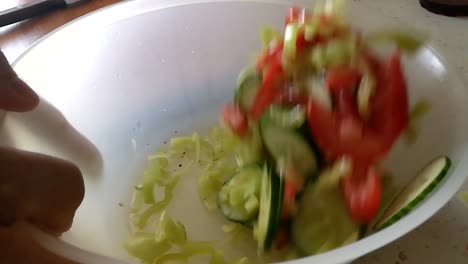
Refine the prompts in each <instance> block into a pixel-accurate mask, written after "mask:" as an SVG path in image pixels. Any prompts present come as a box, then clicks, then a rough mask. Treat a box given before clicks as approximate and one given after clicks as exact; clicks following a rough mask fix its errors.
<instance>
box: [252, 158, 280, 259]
mask: <svg viewBox="0 0 468 264" xmlns="http://www.w3.org/2000/svg"><path fill="white" fill-rule="evenodd" d="M283 192H284V178H283V177H279V176H278V175H277V174H275V173H274V172H273V170H272V169H271V168H269V167H268V166H265V167H264V171H263V177H262V187H261V191H260V208H259V212H258V221H257V224H256V225H255V227H254V236H255V238H256V240H257V242H258V249H259V250H260V252H265V251H268V250H269V249H270V248H271V246H272V245H273V242H274V240H275V238H276V235H277V233H278V229H279V226H280V220H281V210H282V208H283Z"/></svg>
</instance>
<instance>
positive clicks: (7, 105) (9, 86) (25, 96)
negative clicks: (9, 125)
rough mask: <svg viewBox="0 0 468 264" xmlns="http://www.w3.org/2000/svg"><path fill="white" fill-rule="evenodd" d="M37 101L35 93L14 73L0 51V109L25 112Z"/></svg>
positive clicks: (33, 106) (34, 105)
mask: <svg viewBox="0 0 468 264" xmlns="http://www.w3.org/2000/svg"><path fill="white" fill-rule="evenodd" d="M38 103H39V97H38V96H37V94H36V93H34V91H33V90H32V89H31V88H30V87H29V86H28V85H27V84H26V83H25V82H24V81H22V80H21V79H20V78H19V77H18V76H17V75H16V73H15V72H14V71H13V69H12V68H11V66H10V64H9V63H8V60H7V59H6V57H5V55H3V53H2V52H1V51H0V109H3V110H7V111H14V112H26V111H29V110H32V109H34V108H35V107H36V106H37V104H38Z"/></svg>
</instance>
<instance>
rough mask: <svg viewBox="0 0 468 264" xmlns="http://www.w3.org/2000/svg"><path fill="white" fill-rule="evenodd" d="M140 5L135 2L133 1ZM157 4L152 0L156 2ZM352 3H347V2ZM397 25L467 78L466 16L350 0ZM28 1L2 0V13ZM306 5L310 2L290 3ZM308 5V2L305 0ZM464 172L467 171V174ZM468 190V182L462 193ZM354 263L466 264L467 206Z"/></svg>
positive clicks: (15, 30)
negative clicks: (418, 32)
mask: <svg viewBox="0 0 468 264" xmlns="http://www.w3.org/2000/svg"><path fill="white" fill-rule="evenodd" d="M135 1H138V0H135ZM155 1H156V0H155ZM349 1H351V0H349ZM353 1H354V2H355V3H356V4H358V5H362V6H363V7H369V9H370V10H373V11H374V12H379V13H381V14H382V16H384V17H387V18H389V19H390V20H392V21H394V22H395V23H396V24H406V25H412V26H414V27H416V28H424V29H425V30H426V32H428V33H429V34H430V36H431V41H432V45H434V46H435V47H436V49H437V50H438V52H440V55H441V56H442V57H444V58H445V59H446V60H447V61H448V63H449V64H451V65H452V66H453V69H452V70H454V71H458V72H459V73H460V74H461V75H462V76H463V77H464V78H465V79H466V80H468V52H467V49H466V47H467V46H468V18H454V17H445V16H440V15H436V14H433V13H430V12H428V11H427V10H425V9H423V8H422V7H421V6H420V5H419V1H418V0H392V1H384V0H353ZM28 2H32V1H29V0H2V1H1V3H0V9H5V8H8V7H11V6H12V5H14V4H21V3H28ZM116 2H120V1H119V0H94V1H90V2H88V3H85V4H82V5H80V6H76V7H72V8H69V9H65V10H59V11H55V12H52V13H49V14H48V15H45V16H42V17H39V18H36V19H32V20H29V21H25V22H21V23H18V24H15V25H11V26H7V27H3V28H0V48H1V49H2V51H3V52H4V53H5V54H6V56H7V58H8V59H9V60H10V61H11V62H12V61H14V60H15V59H16V58H18V56H19V55H21V53H22V52H24V51H25V50H26V49H27V48H28V47H29V46H30V45H31V44H33V43H34V42H35V41H37V40H38V39H40V38H41V37H43V36H44V35H46V34H47V33H49V32H51V31H52V30H54V29H55V28H57V27H59V26H61V25H62V24H64V23H66V22H68V21H70V20H72V19H74V18H76V17H79V16H81V15H83V14H86V13H88V12H90V11H93V10H95V9H98V8H101V7H104V6H106V5H109V4H112V3H116ZM289 2H292V3H300V4H303V3H307V2H308V1H289ZM309 2H310V1H309ZM467 173H468V172H467ZM463 190H465V191H467V190H468V182H466V183H465V185H464V186H463V187H462V191H463ZM355 263H356V264H377V263H379V264H403V263H404V264H413V263H414V264H416V263H428V264H438V263H450V264H466V263H468V207H467V206H466V205H464V204H463V203H462V202H461V201H460V200H459V199H458V198H457V197H455V198H453V199H452V200H451V201H450V202H449V203H448V204H447V205H446V206H445V207H444V208H443V209H442V210H440V211H439V213H437V214H436V215H435V216H434V217H432V218H431V219H430V220H428V221H427V222H426V223H425V224H423V225H422V226H420V227H419V228H417V229H416V230H414V231H412V232H411V233H409V234H408V235H406V236H405V237H403V238H401V239H399V240H397V241H395V242H394V243H391V244H390V245H388V246H386V247H384V248H382V249H380V250H378V251H376V252H374V253H372V254H370V255H367V256H365V257H363V258H361V259H360V260H357V261H356V262H355Z"/></svg>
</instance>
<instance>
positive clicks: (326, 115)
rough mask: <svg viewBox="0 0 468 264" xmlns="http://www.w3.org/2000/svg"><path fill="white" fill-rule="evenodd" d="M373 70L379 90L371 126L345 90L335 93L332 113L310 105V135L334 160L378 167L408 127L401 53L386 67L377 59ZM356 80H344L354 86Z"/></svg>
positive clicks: (316, 104)
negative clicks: (345, 159) (378, 163)
mask: <svg viewBox="0 0 468 264" xmlns="http://www.w3.org/2000/svg"><path fill="white" fill-rule="evenodd" d="M372 67H373V69H374V71H375V74H376V76H377V89H376V92H375V94H374V96H373V97H372V100H371V102H370V105H371V112H370V118H369V122H364V121H363V120H361V119H360V118H359V115H358V114H357V110H356V105H355V102H354V99H353V97H352V96H351V95H352V94H350V93H349V91H348V90H346V89H337V90H338V92H334V93H333V95H334V102H335V109H334V111H333V112H331V111H329V110H327V109H325V108H324V107H322V106H321V105H320V104H319V103H317V102H315V101H313V100H310V101H309V104H308V119H309V122H308V124H309V128H310V131H311V133H312V136H313V138H314V139H315V140H316V142H317V144H318V145H319V147H320V149H322V151H324V152H325V153H326V156H327V157H329V158H331V159H334V158H339V157H341V156H344V155H346V156H350V157H351V158H352V159H353V160H355V161H359V162H361V163H366V164H367V165H372V164H375V163H376V162H378V161H380V160H381V159H382V158H383V157H384V156H385V155H386V154H387V153H388V151H389V150H390V148H391V146H392V145H393V144H394V142H395V141H396V139H397V138H398V137H399V135H400V134H401V133H402V131H403V130H404V129H405V128H406V127H407V125H408V99H407V91H406V85H405V81H404V78H403V73H402V70H401V65H400V57H399V53H395V54H394V55H392V56H391V57H390V59H389V60H388V62H386V63H385V64H382V63H377V62H376V60H375V59H374V61H373V62H372ZM345 75H347V74H345ZM353 78H354V77H353ZM353 78H343V79H347V80H348V82H352V81H353V80H354V79H353ZM338 79H339V78H338ZM332 83H334V82H332ZM336 83H340V82H336ZM332 86H333V84H332ZM338 87H343V86H338Z"/></svg>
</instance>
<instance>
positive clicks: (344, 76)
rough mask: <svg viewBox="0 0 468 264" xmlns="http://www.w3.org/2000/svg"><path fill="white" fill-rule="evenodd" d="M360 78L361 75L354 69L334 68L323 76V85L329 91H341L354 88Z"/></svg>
mask: <svg viewBox="0 0 468 264" xmlns="http://www.w3.org/2000/svg"><path fill="white" fill-rule="evenodd" d="M361 78H362V73H361V72H360V71H359V70H358V69H355V68H350V67H344V66H340V67H334V68H331V69H329V70H328V71H327V73H326V75H325V85H326V86H327V88H328V89H330V90H331V91H338V90H342V89H352V88H354V87H356V85H357V84H358V83H359V81H360V80H361Z"/></svg>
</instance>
